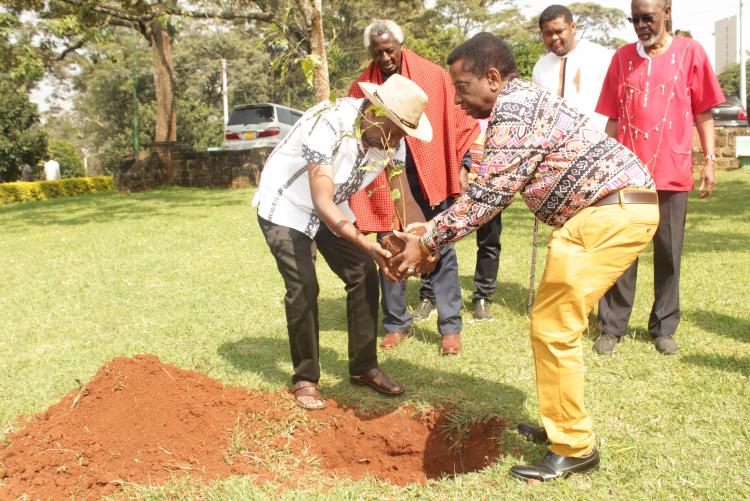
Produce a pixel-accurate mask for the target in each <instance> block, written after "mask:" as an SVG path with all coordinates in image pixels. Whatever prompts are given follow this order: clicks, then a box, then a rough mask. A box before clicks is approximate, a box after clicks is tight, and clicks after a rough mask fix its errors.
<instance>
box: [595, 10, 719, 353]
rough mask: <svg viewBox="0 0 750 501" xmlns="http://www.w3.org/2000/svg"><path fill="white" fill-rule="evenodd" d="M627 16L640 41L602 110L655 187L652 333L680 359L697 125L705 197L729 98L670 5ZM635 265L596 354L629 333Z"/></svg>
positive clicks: (611, 79) (602, 309) (604, 320)
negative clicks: (673, 20) (671, 26)
mask: <svg viewBox="0 0 750 501" xmlns="http://www.w3.org/2000/svg"><path fill="white" fill-rule="evenodd" d="M631 12H632V16H631V17H630V18H629V19H630V21H631V22H632V23H633V28H634V29H635V32H636V34H637V35H638V42H636V43H632V44H629V45H626V46H624V47H621V48H620V49H619V50H618V51H617V52H616V53H615V55H614V57H613V58H612V62H611V64H610V66H609V71H608V73H607V77H606V78H605V80H604V85H603V87H602V92H601V96H600V97H599V103H598V104H597V107H596V111H597V113H601V114H602V115H605V116H607V117H609V120H608V122H607V126H606V131H607V134H609V135H610V136H612V137H615V138H616V139H617V140H618V141H619V142H620V143H622V144H624V145H625V146H627V147H628V148H629V149H630V150H632V151H633V152H635V153H636V154H637V155H638V157H639V158H640V159H641V160H642V161H643V162H644V164H645V165H646V167H647V168H648V170H649V172H651V175H652V176H653V177H654V180H655V181H656V189H657V191H658V194H659V212H660V214H659V216H660V219H659V221H660V222H659V228H658V230H657V232H656V235H655V237H654V294H655V301H654V304H653V308H652V309H651V316H650V318H649V322H648V330H649V333H650V334H651V336H652V337H653V339H654V345H655V346H656V349H657V350H659V351H660V352H661V353H665V354H673V353H677V351H678V350H679V346H678V345H677V342H676V341H675V340H674V339H673V334H674V332H675V330H676V329H677V325H678V324H679V322H680V303H679V282H680V256H681V254H682V244H683V239H684V234H685V215H686V212H687V200H688V192H689V191H690V190H692V189H693V187H694V186H693V171H692V146H693V123H695V125H696V127H697V128H698V136H699V137H700V141H701V146H702V148H703V155H704V163H703V168H702V170H701V175H700V186H699V189H700V198H705V197H707V196H708V195H709V194H710V193H711V190H712V189H713V187H714V183H715V180H716V156H715V155H714V123H713V119H712V118H711V108H713V107H714V106H716V105H718V104H721V103H722V102H724V94H723V93H722V91H721V88H720V86H719V82H718V81H717V80H716V76H715V75H714V73H713V70H712V69H711V65H710V64H709V62H708V58H707V57H706V53H705V51H704V50H703V47H701V46H700V44H698V43H697V42H696V41H695V40H692V39H690V38H684V37H673V36H672V35H671V34H670V33H669V31H668V29H667V23H668V21H669V20H670V16H671V6H670V5H669V4H668V2H667V0H633V2H632V3H631ZM637 267H638V263H637V262H635V263H633V265H632V266H631V267H630V268H628V269H627V270H626V271H625V273H623V274H622V276H621V277H620V279H619V280H618V281H617V283H616V284H615V285H614V286H613V287H612V289H610V290H609V292H607V294H605V296H604V297H603V298H602V300H601V301H600V302H599V323H600V330H601V336H600V337H599V339H597V340H596V342H595V343H594V350H595V351H596V352H597V353H611V352H612V351H613V350H614V349H615V346H616V345H617V343H618V341H619V340H620V339H621V338H622V336H624V335H625V333H626V330H627V326H628V320H629V319H630V313H631V311H632V308H633V299H634V296H635V285H636V273H637Z"/></svg>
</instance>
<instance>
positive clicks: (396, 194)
mask: <svg viewBox="0 0 750 501" xmlns="http://www.w3.org/2000/svg"><path fill="white" fill-rule="evenodd" d="M391 200H393V201H396V200H401V190H399V189H398V188H394V189H393V190H391Z"/></svg>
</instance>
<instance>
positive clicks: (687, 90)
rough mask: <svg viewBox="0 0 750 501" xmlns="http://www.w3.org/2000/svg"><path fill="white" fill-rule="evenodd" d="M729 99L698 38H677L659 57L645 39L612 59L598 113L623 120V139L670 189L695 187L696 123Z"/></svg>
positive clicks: (619, 132)
mask: <svg viewBox="0 0 750 501" xmlns="http://www.w3.org/2000/svg"><path fill="white" fill-rule="evenodd" d="M722 102H724V94H723V93H722V91H721V87H720V86H719V82H718V80H717V79H716V76H715V75H714V72H713V70H712V69H711V65H710V63H709V62H708V58H707V57H706V53H705V51H704V50H703V47H701V45H700V44H698V43H697V42H696V41H695V40H692V39H690V38H685V37H674V38H673V39H672V43H671V45H670V46H669V48H668V49H667V50H666V51H665V52H664V53H663V54H660V55H658V56H656V57H653V58H650V57H648V56H647V55H646V53H645V51H644V50H643V47H642V46H641V45H640V44H639V43H633V44H629V45H626V46H624V47H622V48H620V49H619V50H618V51H617V52H616V53H615V55H614V57H613V58H612V63H611V64H610V66H609V70H608V72H607V77H606V78H605V80H604V86H603V87H602V93H601V96H600V97H599V102H598V104H597V106H596V111H597V112H598V113H601V114H603V115H606V116H608V117H610V118H612V119H614V120H617V121H618V127H617V136H616V138H617V140H618V141H619V142H621V143H622V144H624V145H625V146H627V147H628V148H629V149H630V150H632V151H633V152H635V153H636V154H637V155H638V157H639V158H640V159H641V160H642V161H643V163H644V164H645V165H646V167H647V168H648V170H649V172H651V174H652V175H653V177H654V180H655V181H656V188H657V189H659V190H669V191H689V190H691V189H693V171H692V150H693V121H694V116H695V114H696V113H702V112H705V111H708V110H710V109H711V108H713V107H714V106H716V105H718V104H721V103H722Z"/></svg>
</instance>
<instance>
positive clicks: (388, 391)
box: [349, 367, 404, 397]
mask: <svg viewBox="0 0 750 501" xmlns="http://www.w3.org/2000/svg"><path fill="white" fill-rule="evenodd" d="M349 381H351V382H352V383H353V384H358V385H362V386H369V387H370V388H373V389H375V390H376V391H378V392H380V393H382V394H383V395H387V396H389V397H395V396H397V395H401V394H402V393H404V387H403V386H401V385H399V384H396V383H394V382H393V381H391V380H390V379H388V376H386V375H385V373H384V372H383V371H381V370H380V369H379V368H378V367H375V368H374V369H370V370H369V371H367V372H365V373H364V374H362V375H361V376H349Z"/></svg>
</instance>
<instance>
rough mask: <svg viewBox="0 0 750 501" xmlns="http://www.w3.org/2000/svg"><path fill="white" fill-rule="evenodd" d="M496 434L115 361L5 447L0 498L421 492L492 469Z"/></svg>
mask: <svg viewBox="0 0 750 501" xmlns="http://www.w3.org/2000/svg"><path fill="white" fill-rule="evenodd" d="M505 426H506V423H504V422H503V421H501V420H499V419H491V420H487V421H484V422H481V423H474V424H471V425H470V426H456V425H448V420H446V419H445V418H444V417H443V416H441V415H440V414H438V413H435V414H433V415H429V416H424V415H423V416H415V415H414V412H413V410H412V409H410V408H408V407H400V408H398V409H396V410H394V411H392V412H390V413H387V414H384V415H379V416H368V415H360V414H358V413H357V412H356V411H355V410H354V409H352V408H346V407H343V406H340V405H338V404H337V403H336V402H334V401H333V400H328V407H327V408H326V409H325V410H322V411H315V412H305V411H303V410H301V409H299V408H298V407H297V406H296V405H294V402H293V401H292V399H291V397H290V395H288V394H287V393H286V392H278V393H252V392H248V391H247V390H244V389H241V388H232V387H227V386H223V385H222V384H221V383H219V382H218V381H216V380H213V379H211V378H208V377H206V376H204V375H202V374H199V373H197V372H192V371H185V370H182V369H179V368H177V367H175V366H172V365H168V364H162V363H161V362H160V361H159V359H158V358H156V357H154V356H149V355H139V356H137V357H135V358H116V359H114V360H112V361H111V362H110V363H108V364H107V365H105V366H104V367H102V368H101V369H100V370H99V372H98V373H97V374H96V376H95V377H94V379H93V380H92V381H90V382H89V383H87V384H86V385H84V386H83V387H82V388H81V389H80V390H76V391H73V392H71V393H69V394H68V395H66V396H65V397H63V399H62V400H61V401H60V402H58V403H57V404H55V405H53V406H52V407H50V408H49V409H48V410H47V411H46V412H44V413H42V414H39V415H37V416H34V417H33V418H32V419H31V420H30V421H29V422H28V424H27V425H26V426H25V427H24V428H23V429H21V430H19V431H17V432H14V433H11V434H9V435H8V436H7V437H5V441H6V446H5V447H2V448H0V478H2V486H0V498H17V497H19V496H22V495H24V494H26V495H28V496H30V497H32V498H54V499H57V498H61V497H63V496H64V497H70V496H75V497H98V496H100V495H103V494H112V493H114V492H115V491H116V490H118V489H120V488H121V487H122V486H123V485H127V484H160V483H164V482H166V481H168V480H169V478H170V477H172V476H173V475H175V474H188V475H191V476H194V477H198V478H201V479H204V480H211V479H215V478H222V477H226V476H229V475H233V474H235V475H244V474H251V475H253V476H254V477H255V478H257V479H258V480H260V481H263V480H272V479H274V478H276V472H279V471H284V470H286V471H287V472H288V471H290V470H294V471H299V472H300V473H306V472H316V471H317V472H322V473H323V474H332V475H333V474H335V475H337V476H339V477H350V478H354V479H358V478H362V477H365V476H375V477H378V478H381V479H384V480H388V481H391V482H393V483H396V484H399V485H405V484H408V483H423V482H424V481H425V480H426V479H428V478H438V477H440V476H442V475H453V474H456V473H465V472H469V471H475V470H478V469H481V468H483V467H485V466H487V465H488V464H490V463H491V462H492V461H493V460H494V459H496V458H497V457H498V456H499V454H500V451H499V449H498V446H497V440H496V438H497V436H498V435H499V434H500V433H502V430H503V429H504V428H505Z"/></svg>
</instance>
